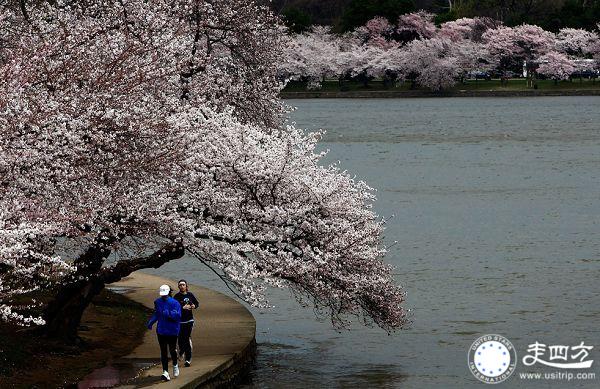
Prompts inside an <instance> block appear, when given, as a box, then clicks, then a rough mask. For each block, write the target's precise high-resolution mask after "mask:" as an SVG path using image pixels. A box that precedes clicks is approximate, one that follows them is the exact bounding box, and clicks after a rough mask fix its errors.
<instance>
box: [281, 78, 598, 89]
mask: <svg viewBox="0 0 600 389" xmlns="http://www.w3.org/2000/svg"><path fill="white" fill-rule="evenodd" d="M536 82H537V89H539V90H573V89H600V80H588V79H583V80H579V79H574V80H572V81H559V82H558V83H555V82H554V81H553V80H537V81H536ZM410 86H411V85H410V83H409V82H405V83H397V84H396V86H395V87H389V86H388V87H385V86H384V84H383V81H381V80H373V81H369V83H368V84H367V85H366V86H365V85H364V84H363V83H361V82H357V81H345V82H344V84H343V89H340V84H339V83H338V81H337V80H326V81H325V82H324V83H323V84H322V87H321V89H316V90H314V91H315V92H340V91H408V90H410ZM531 89H533V88H528V87H527V85H526V80H525V79H524V78H513V79H510V80H508V83H507V84H506V85H501V83H500V80H498V79H493V80H490V81H486V80H467V81H465V83H458V84H456V85H455V86H454V87H453V88H450V89H448V90H447V91H460V90H487V91H489V90H497V91H522V90H531ZM416 90H422V91H428V89H427V88H420V87H418V88H417V89H416ZM306 91H307V89H306V83H304V82H298V81H292V82H290V83H289V84H288V85H287V86H286V88H285V89H284V90H283V92H306Z"/></svg>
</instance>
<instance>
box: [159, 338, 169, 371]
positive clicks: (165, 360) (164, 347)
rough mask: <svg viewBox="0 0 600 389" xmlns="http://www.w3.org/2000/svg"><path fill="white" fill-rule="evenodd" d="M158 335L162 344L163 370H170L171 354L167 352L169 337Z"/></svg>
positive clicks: (161, 360) (160, 344)
mask: <svg viewBox="0 0 600 389" xmlns="http://www.w3.org/2000/svg"><path fill="white" fill-rule="evenodd" d="M157 335H158V344H159V346H160V362H161V363H162V368H163V371H167V370H169V356H168V354H167V337H166V336H164V335H160V334H157Z"/></svg>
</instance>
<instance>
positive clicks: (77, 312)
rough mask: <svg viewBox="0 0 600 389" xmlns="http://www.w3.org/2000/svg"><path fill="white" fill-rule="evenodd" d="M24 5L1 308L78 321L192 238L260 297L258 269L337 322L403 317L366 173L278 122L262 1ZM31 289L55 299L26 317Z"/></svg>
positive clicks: (71, 327) (275, 34) (6, 122)
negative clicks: (118, 284) (110, 290)
mask: <svg viewBox="0 0 600 389" xmlns="http://www.w3.org/2000/svg"><path fill="white" fill-rule="evenodd" d="M26 11H27V12H25V13H24V12H22V10H19V9H15V10H12V9H11V8H5V9H3V10H2V14H1V16H0V22H1V23H2V30H1V31H0V34H1V36H0V41H1V42H3V45H2V46H1V47H0V91H1V93H0V195H1V196H0V238H1V239H0V315H1V316H2V319H4V320H15V321H20V322H21V323H31V322H34V323H38V324H44V323H45V325H46V328H47V330H48V333H49V334H54V335H62V336H66V337H72V336H73V335H74V333H75V332H76V329H77V326H78V324H79V322H80V317H81V314H82V312H83V310H84V309H85V307H86V306H87V304H88V303H89V302H90V301H91V299H92V298H93V297H94V295H96V294H97V293H98V292H99V291H100V290H101V289H102V288H103V287H104V285H105V284H106V283H110V282H114V281H116V280H119V279H120V278H122V277H124V276H127V275H128V274H130V273H131V272H133V271H136V270H138V269H143V268H147V267H159V266H161V265H162V264H164V263H165V262H167V261H170V260H173V259H177V258H180V257H182V256H183V255H184V254H189V255H192V256H195V257H197V258H198V259H199V260H200V261H202V262H203V263H205V264H207V265H208V266H210V267H213V268H217V269H216V270H215V271H219V274H221V277H222V278H223V280H224V281H226V282H227V283H228V285H230V286H231V287H232V288H233V289H236V290H237V291H238V292H239V293H240V294H241V297H242V298H244V299H245V300H246V301H248V302H249V303H251V304H254V305H256V306H265V305H267V304H266V301H265V299H264V289H265V286H266V285H272V286H276V287H289V288H290V289H291V290H292V291H293V292H294V293H295V295H296V297H297V298H298V299H299V300H300V301H304V299H306V298H308V299H309V300H310V301H312V302H313V303H314V304H315V305H316V307H317V308H318V310H319V311H322V312H324V313H327V314H328V317H330V318H331V320H332V323H333V324H334V325H335V326H343V325H345V324H346V323H347V320H348V319H347V315H356V316H358V317H360V318H362V319H363V320H364V322H365V323H375V324H376V325H379V326H380V327H382V328H384V329H386V330H392V329H395V328H399V327H401V326H402V325H403V324H405V322H406V318H405V314H406V313H405V311H404V310H403V308H402V307H401V303H402V302H403V299H404V295H403V292H402V291H401V289H400V288H399V287H398V286H396V285H395V284H394V281H393V277H392V273H391V268H390V266H388V265H386V264H384V263H383V261H382V260H381V259H382V256H383V255H384V253H385V248H384V247H383V246H382V243H381V236H382V232H383V228H384V222H383V221H382V220H381V219H380V218H378V217H377V215H376V214H375V213H374V212H373V210H372V209H371V206H372V201H373V200H374V196H373V193H372V189H371V188H369V187H368V186H367V185H366V184H365V183H363V182H360V181H355V180H354V179H353V178H352V177H350V176H349V175H348V174H347V173H345V172H342V171H340V170H339V168H338V167H336V166H322V165H320V164H319V161H320V158H321V156H322V154H321V153H316V152H315V146H316V142H317V140H318V138H319V134H305V133H304V132H303V131H301V130H299V129H296V128H294V127H291V126H285V125H284V124H283V123H284V122H283V108H282V105H281V103H280V101H279V100H278V98H277V93H278V91H279V87H280V85H279V83H278V82H277V80H276V77H277V69H276V64H277V59H278V58H280V56H281V52H282V51H281V47H282V42H281V38H280V36H281V34H280V29H279V27H278V25H277V21H276V20H275V19H274V18H273V16H272V15H271V14H270V13H269V12H268V10H267V9H266V8H263V7H261V6H257V5H255V4H253V3H251V2H248V1H245V0H223V1H219V2H212V1H194V2H191V1H186V0H175V1H163V0H155V1H151V2H147V1H145V0H128V1H118V2H104V1H99V0H98V1H88V2H86V4H85V6H78V5H73V4H70V3H68V4H67V3H63V2H61V1H57V2H55V3H54V4H52V5H49V4H47V3H41V4H39V5H32V6H30V7H28V8H27V10H26ZM40 289H47V290H51V291H53V293H54V294H55V298H54V299H53V300H52V301H50V302H48V303H47V304H46V303H44V304H43V306H42V307H41V308H43V314H42V316H41V317H38V316H34V315H33V314H32V312H35V310H36V305H38V304H39V301H37V300H36V299H35V298H33V297H31V298H29V300H28V301H25V302H24V298H26V297H28V296H32V295H33V294H32V292H35V291H36V290H40ZM17 296H18V297H19V299H18V300H17V299H15V297H17ZM38 308H39V307H38Z"/></svg>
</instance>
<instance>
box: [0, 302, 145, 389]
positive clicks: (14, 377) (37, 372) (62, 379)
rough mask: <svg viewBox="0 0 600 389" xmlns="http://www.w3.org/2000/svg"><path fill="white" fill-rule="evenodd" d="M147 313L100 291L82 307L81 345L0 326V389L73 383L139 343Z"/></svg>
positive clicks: (68, 384) (134, 305) (136, 306)
mask: <svg viewBox="0 0 600 389" xmlns="http://www.w3.org/2000/svg"><path fill="white" fill-rule="evenodd" d="M148 317H149V311H148V310H147V308H145V307H144V306H143V305H141V304H138V303H135V302H133V301H131V300H129V299H128V298H125V297H123V296H121V295H119V294H116V293H112V292H109V291H107V290H104V291H103V292H102V293H101V294H100V295H99V296H97V297H96V298H95V299H94V301H93V303H92V304H91V305H90V306H89V307H88V309H87V310H86V312H85V314H84V316H83V320H82V323H81V327H80V332H79V335H80V337H81V340H82V342H81V344H79V345H77V346H75V345H66V344H64V343H61V342H55V341H50V340H48V339H45V338H44V337H41V336H39V335H38V334H37V333H36V331H35V330H31V329H24V328H22V327H16V326H11V325H6V324H2V325H0V388H57V387H68V386H70V385H74V384H76V383H77V382H78V381H79V380H80V379H81V378H83V377H84V376H86V375H87V374H88V373H90V372H91V371H93V370H95V369H97V368H100V367H102V366H104V364H105V362H106V361H108V360H110V359H113V358H118V357H120V356H123V355H127V354H128V353H130V352H131V351H132V350H133V349H134V348H135V347H136V346H137V345H139V344H140V343H141V342H142V338H143V334H144V332H145V331H146V326H145V323H146V321H147V319H148Z"/></svg>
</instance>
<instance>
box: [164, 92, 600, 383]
mask: <svg viewBox="0 0 600 389" xmlns="http://www.w3.org/2000/svg"><path fill="white" fill-rule="evenodd" d="M288 102H289V104H291V105H293V106H296V107H297V108H298V109H297V110H296V111H295V112H293V113H292V114H291V120H293V121H295V122H296V123H297V125H298V126H299V127H303V128H309V129H318V128H324V129H327V130H328V132H327V134H326V135H325V138H324V143H323V144H322V147H323V148H328V149H330V153H329V155H328V156H327V158H326V161H329V162H332V161H338V160H339V161H340V163H341V166H342V167H343V168H344V169H348V170H349V171H351V172H353V173H356V174H357V176H358V177H359V178H361V179H364V180H366V181H367V182H368V183H369V184H370V185H371V186H373V187H375V188H377V189H378V202H377V204H376V207H375V208H376V210H377V212H378V213H379V214H381V215H385V216H390V215H395V216H394V218H392V219H391V220H390V222H389V224H388V228H387V230H386V241H387V243H388V244H390V243H392V242H393V241H398V244H396V245H395V246H393V247H392V248H391V249H390V253H389V255H388V256H387V258H386V260H387V261H389V262H391V263H392V264H394V265H395V267H396V278H397V281H398V283H399V284H401V285H403V286H404V288H405V289H406V291H407V307H409V308H411V309H413V316H412V320H413V324H412V326H411V327H410V328H408V329H406V330H403V331H400V332H397V333H395V334H392V335H390V336H388V335H387V334H385V333H384V332H382V331H381V330H378V329H371V328H364V327H360V326H355V327H353V328H352V329H351V330H350V331H348V332H342V333H337V332H336V331H334V330H332V329H331V326H330V324H329V323H327V322H324V323H320V322H317V321H316V320H315V319H314V315H313V312H312V310H311V309H302V308H300V307H299V306H298V305H297V304H296V303H295V302H293V301H291V300H290V296H289V294H288V293H287V292H286V291H274V292H273V293H271V295H270V296H271V303H273V304H274V305H276V308H275V309H274V310H272V311H266V312H261V311H259V310H256V309H251V311H252V313H253V314H254V316H255V317H256V319H257V341H258V343H259V347H258V350H259V354H258V363H257V369H256V370H255V371H253V373H252V384H250V385H249V387H256V388H263V387H264V388H274V387H281V386H282V385H283V384H285V386H286V387H294V388H295V387H298V388H300V387H302V388H306V387H311V386H312V387H339V388H346V387H348V388H353V387H374V388H398V387H402V388H427V387H444V388H457V387H480V388H481V387H482V386H484V384H480V383H479V382H478V381H476V380H475V378H474V377H473V376H472V375H471V373H470V372H469V370H468V369H467V350H468V348H469V346H470V345H471V343H472V342H473V341H474V340H475V338H477V337H478V336H479V335H483V334H488V333H498V334H502V335H504V336H506V337H507V338H508V339H509V340H511V341H512V343H513V344H514V345H515V347H516V350H517V354H520V356H519V365H518V366H517V374H518V373H519V372H524V371H540V372H553V371H556V370H557V369H553V368H543V367H539V366H537V367H535V366H534V367H531V368H524V367H523V365H522V363H521V361H520V358H521V357H522V355H523V354H524V353H525V352H526V349H527V345H528V344H530V343H533V342H535V341H536V340H537V341H539V342H541V343H546V344H548V345H553V344H562V345H577V344H579V343H580V342H581V341H584V342H585V344H586V345H594V346H595V348H594V349H593V350H592V352H591V354H590V357H589V359H595V362H594V365H592V368H591V369H589V370H588V371H592V372H595V373H596V376H597V377H598V378H596V380H592V381H582V380H579V381H571V382H566V381H539V382H533V381H525V380H522V379H519V378H518V377H517V374H515V375H513V376H512V377H511V378H510V379H509V380H508V381H506V382H505V383H503V384H502V385H503V386H506V387H514V388H517V387H567V386H568V387H590V388H591V387H595V388H597V387H600V368H598V365H600V351H599V350H600V333H599V325H598V323H599V320H600V299H599V297H600V282H599V281H598V278H599V276H600V224H599V222H600V218H599V215H600V201H599V200H600V181H599V179H598V178H599V177H598V176H599V175H600V98H599V97H548V98H546V97H543V98H542V97H538V98H465V99H462V98H449V99H440V98H436V99H393V100H347V99H344V100H333V99H332V100H290V101H288ZM154 272H155V273H160V274H163V275H166V276H170V277H173V278H177V277H187V278H188V279H189V280H190V281H193V282H196V283H201V284H203V285H206V286H208V287H212V288H214V289H218V290H221V291H224V292H225V291H226V290H225V288H224V287H223V285H221V284H220V283H219V281H218V280H217V279H216V278H215V277H213V276H212V275H211V274H210V273H209V271H207V270H206V269H204V268H202V267H201V266H200V265H199V264H197V262H195V261H194V260H192V259H185V260H181V261H176V262H174V263H170V264H167V265H166V266H164V267H163V268H161V269H159V270H158V271H154Z"/></svg>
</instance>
